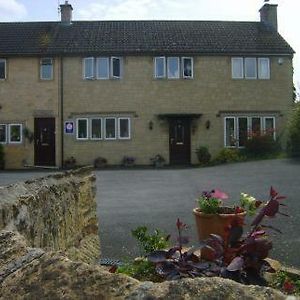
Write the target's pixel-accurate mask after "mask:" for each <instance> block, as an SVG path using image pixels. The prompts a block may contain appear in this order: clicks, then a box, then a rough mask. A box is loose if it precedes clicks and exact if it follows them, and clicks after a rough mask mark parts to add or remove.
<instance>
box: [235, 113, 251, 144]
mask: <svg viewBox="0 0 300 300" xmlns="http://www.w3.org/2000/svg"><path fill="white" fill-rule="evenodd" d="M234 118H235V119H236V120H235V124H236V133H235V139H236V143H237V145H238V148H245V146H240V135H239V133H240V120H239V119H240V118H241V119H247V139H248V138H249V117H247V116H236V117H234Z"/></svg>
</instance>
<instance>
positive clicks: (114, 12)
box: [0, 0, 300, 90]
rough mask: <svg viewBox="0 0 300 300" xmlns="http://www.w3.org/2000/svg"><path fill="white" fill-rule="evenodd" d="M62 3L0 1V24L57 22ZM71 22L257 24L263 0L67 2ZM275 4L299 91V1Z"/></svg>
mask: <svg viewBox="0 0 300 300" xmlns="http://www.w3.org/2000/svg"><path fill="white" fill-rule="evenodd" d="M63 2H64V0H0V22H6V21H8V22H10V21H51V20H53V21H56V20H58V19H59V15H58V10H57V7H58V4H59V3H63ZM69 3H70V4H72V6H73V8H74V10H73V19H74V20H130V19H131V20H140V19H148V20H155V19H166V20H170V19H174V20H180V19H181V20H182V19H185V20H236V21H258V20H259V13H258V10H259V8H260V7H261V6H262V5H263V0H69ZM269 3H274V4H278V26H279V32H280V34H281V35H282V36H283V37H284V38H285V39H286V40H287V41H288V42H289V43H290V44H291V46H292V47H293V49H294V50H295V51H296V52H297V54H296V55H295V58H294V67H295V75H294V82H295V85H296V86H297V88H298V90H300V34H299V28H300V0H277V1H275V0H274V1H273V0H270V2H269Z"/></svg>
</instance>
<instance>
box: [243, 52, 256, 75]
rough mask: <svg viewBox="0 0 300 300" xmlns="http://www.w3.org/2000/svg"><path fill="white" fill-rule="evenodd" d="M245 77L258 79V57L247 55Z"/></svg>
mask: <svg viewBox="0 0 300 300" xmlns="http://www.w3.org/2000/svg"><path fill="white" fill-rule="evenodd" d="M245 78H246V79H256V78H257V68H256V58H255V57H246V58H245Z"/></svg>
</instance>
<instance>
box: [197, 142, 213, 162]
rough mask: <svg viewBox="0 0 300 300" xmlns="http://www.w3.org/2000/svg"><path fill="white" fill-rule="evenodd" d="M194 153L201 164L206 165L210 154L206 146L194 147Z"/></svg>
mask: <svg viewBox="0 0 300 300" xmlns="http://www.w3.org/2000/svg"><path fill="white" fill-rule="evenodd" d="M196 154H197V157H198V161H199V163H200V164H201V165H207V164H208V163H209V162H210V159H211V154H210V153H209V151H208V148H207V147H205V146H201V147H199V148H198V149H196Z"/></svg>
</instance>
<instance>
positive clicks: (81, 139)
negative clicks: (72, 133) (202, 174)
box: [76, 118, 89, 141]
mask: <svg viewBox="0 0 300 300" xmlns="http://www.w3.org/2000/svg"><path fill="white" fill-rule="evenodd" d="M79 121H86V137H84V138H81V137H79V136H78V134H79V125H78V124H79ZM76 139H77V140H79V141H86V140H88V139H89V119H88V118H77V119H76Z"/></svg>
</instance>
